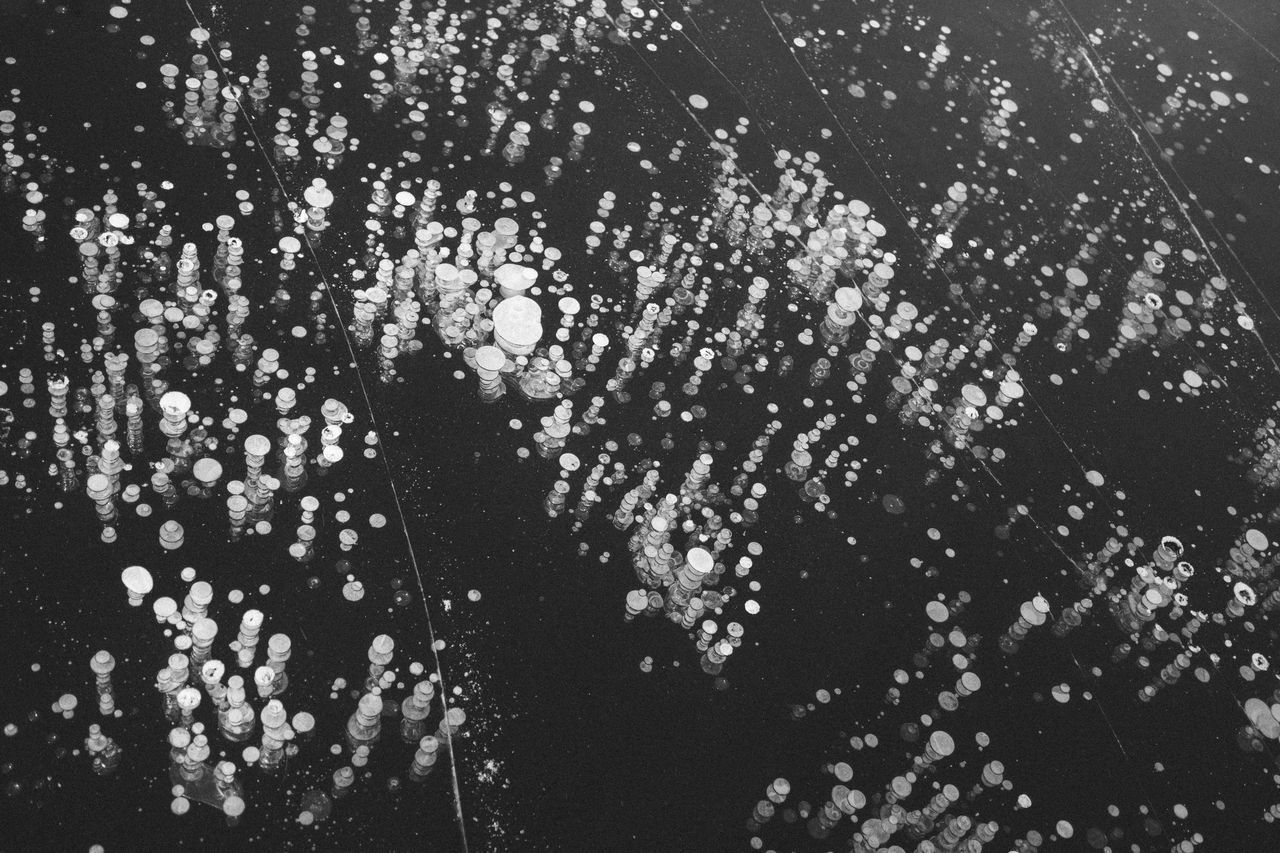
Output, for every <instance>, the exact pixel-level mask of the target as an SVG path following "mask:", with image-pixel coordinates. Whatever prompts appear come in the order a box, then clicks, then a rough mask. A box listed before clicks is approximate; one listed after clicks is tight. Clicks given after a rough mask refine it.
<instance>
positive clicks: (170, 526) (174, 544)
mask: <svg viewBox="0 0 1280 853" xmlns="http://www.w3.org/2000/svg"><path fill="white" fill-rule="evenodd" d="M185 536H186V531H185V530H184V529H183V527H182V525H181V524H179V523H178V522H176V521H174V520H173V519H170V520H168V521H166V522H165V523H164V524H161V525H160V536H159V540H160V547H161V548H163V549H164V550H166V551H176V550H177V549H179V548H181V547H182V543H183V541H184V539H185Z"/></svg>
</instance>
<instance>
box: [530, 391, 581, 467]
mask: <svg viewBox="0 0 1280 853" xmlns="http://www.w3.org/2000/svg"><path fill="white" fill-rule="evenodd" d="M572 417H573V402H572V401H570V400H561V401H560V402H559V403H558V404H557V405H556V407H555V410H554V411H552V413H551V415H550V416H548V417H544V418H542V429H541V430H539V431H538V432H536V433H534V436H533V441H534V445H535V446H536V448H537V451H538V455H539V456H541V457H542V458H543V459H551V458H552V457H553V456H556V455H558V454H560V452H561V451H563V450H564V446H565V444H566V443H568V439H569V433H570V432H571V428H570V426H569V422H570V420H571V419H572Z"/></svg>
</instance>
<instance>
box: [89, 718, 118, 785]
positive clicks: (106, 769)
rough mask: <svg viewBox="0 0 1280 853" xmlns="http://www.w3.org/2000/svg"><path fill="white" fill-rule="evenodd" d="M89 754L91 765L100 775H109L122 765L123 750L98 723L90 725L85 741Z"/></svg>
mask: <svg viewBox="0 0 1280 853" xmlns="http://www.w3.org/2000/svg"><path fill="white" fill-rule="evenodd" d="M84 748H85V752H87V753H88V754H89V761H90V767H92V769H93V772H94V773H96V774H97V775H99V776H109V775H111V774H112V773H114V772H115V770H116V768H117V767H119V766H120V758H121V752H122V750H121V749H120V747H119V746H118V745H117V744H116V742H115V741H114V740H113V739H112V738H109V737H107V736H106V735H105V734H103V733H102V727H101V726H99V725H98V724H97V723H93V724H91V725H90V726H89V736H88V737H87V738H85V741H84Z"/></svg>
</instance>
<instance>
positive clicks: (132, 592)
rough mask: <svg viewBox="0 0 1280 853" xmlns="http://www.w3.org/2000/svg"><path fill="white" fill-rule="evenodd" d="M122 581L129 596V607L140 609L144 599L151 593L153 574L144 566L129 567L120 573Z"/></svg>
mask: <svg viewBox="0 0 1280 853" xmlns="http://www.w3.org/2000/svg"><path fill="white" fill-rule="evenodd" d="M120 581H121V583H123V584H124V588H125V591H126V592H127V593H128V595H129V606H130V607H140V606H141V605H142V601H143V599H144V598H145V597H146V595H147V594H148V593H150V592H151V589H152V587H153V586H154V581H153V580H152V579H151V572H149V571H147V570H146V569H144V568H143V567H142V566H129V567H128V568H126V569H125V570H124V571H122V572H121V573H120Z"/></svg>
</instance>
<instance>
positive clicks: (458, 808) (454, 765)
mask: <svg viewBox="0 0 1280 853" xmlns="http://www.w3.org/2000/svg"><path fill="white" fill-rule="evenodd" d="M183 2H184V4H185V5H186V7H187V11H189V12H190V13H191V19H192V20H193V21H195V23H196V26H198V27H200V28H201V29H203V30H205V32H208V33H209V34H210V38H211V39H212V32H211V31H210V30H208V29H207V28H206V27H205V26H204V24H203V23H201V21H200V17H199V15H197V14H196V10H195V9H194V8H193V7H192V5H191V0H183ZM209 53H210V55H211V56H212V57H213V61H214V63H215V64H217V66H218V70H219V72H220V73H221V76H222V78H223V79H224V80H225V81H226V84H227V90H228V92H229V93H230V94H231V97H232V99H233V100H234V101H235V102H236V105H237V106H238V107H239V111H240V114H241V115H242V116H243V117H244V120H245V125H246V126H247V127H248V128H249V132H250V133H251V134H252V135H253V138H254V142H255V143H256V146H257V148H258V151H259V152H260V153H261V155H262V160H263V162H265V163H266V165H267V169H268V171H270V173H271V176H272V177H273V178H274V179H275V182H276V185H277V186H278V187H279V188H280V192H281V194H282V195H283V196H284V198H285V199H286V200H287V201H289V202H291V203H293V204H296V202H294V201H293V200H292V198H291V197H290V193H289V190H288V188H287V187H286V186H285V185H284V181H283V180H282V179H281V177H280V173H279V171H278V170H277V169H276V167H275V164H274V163H272V162H271V158H270V157H268V156H267V150H266V147H265V146H264V145H263V144H262V138H261V137H260V136H259V135H258V131H257V129H256V128H254V126H253V121H252V117H251V115H250V113H249V112H247V111H246V110H245V109H244V105H243V104H242V103H241V101H240V96H239V94H238V92H237V91H236V86H235V81H234V80H233V79H232V78H231V75H230V74H228V73H227V70H226V68H225V67H224V66H223V64H222V60H221V57H219V56H218V51H217V50H210V51H209ZM302 236H303V245H305V246H306V247H307V253H308V254H309V255H310V256H311V260H312V261H313V263H315V266H316V272H317V273H318V274H319V275H320V280H321V282H322V283H323V285H324V288H323V289H324V292H325V294H326V295H327V296H328V297H329V304H330V306H331V307H332V309H333V313H334V316H335V317H336V318H337V320H338V323H337V325H338V328H339V329H340V330H341V331H342V339H343V341H344V342H345V343H346V348H347V352H348V353H349V355H350V356H351V364H352V368H353V369H354V371H355V374H356V381H357V382H358V384H359V386H360V394H361V396H362V397H363V398H364V403H365V407H366V409H367V410H368V413H369V422H370V424H372V425H373V428H374V430H375V431H376V433H377V435H378V436H379V437H380V438H379V442H380V443H382V453H381V456H382V467H383V469H384V470H385V471H386V474H387V486H388V488H389V489H390V491H391V498H392V502H393V503H394V504H395V508H396V515H397V516H398V517H399V519H400V528H401V530H402V531H403V533H404V541H405V546H406V548H407V549H408V553H409V562H410V563H411V564H412V566H413V573H414V576H415V578H416V579H417V581H418V592H419V594H420V595H421V597H422V611H423V614H424V615H425V616H426V620H427V640H428V642H430V644H431V656H432V658H433V660H434V661H435V671H436V678H437V679H439V681H440V707H441V710H442V711H443V712H444V714H445V716H446V719H447V716H448V713H449V700H448V693H449V690H448V685H447V684H446V682H445V678H444V669H443V667H442V666H441V663H440V654H439V652H438V651H437V649H436V640H435V629H434V628H433V627H432V624H431V609H430V607H429V606H428V604H427V591H426V584H425V583H424V581H423V579H422V569H421V568H420V567H419V565H418V557H417V554H416V553H415V552H414V548H413V539H412V537H411V536H410V534H409V524H408V521H407V520H406V519H405V515H404V508H403V506H402V505H401V502H400V492H399V490H398V489H397V488H396V483H395V478H394V476H393V475H392V471H391V462H390V454H389V452H388V446H387V445H386V444H385V443H383V442H382V441H381V435H382V431H381V429H380V428H379V424H378V419H377V416H376V415H375V413H374V407H373V401H372V399H371V398H370V396H369V389H368V386H367V385H366V383H365V381H364V375H363V374H362V372H361V370H360V362H359V359H358V357H357V356H356V350H355V346H354V345H353V344H352V343H351V336H350V335H349V334H348V332H347V325H346V321H345V320H344V319H343V317H342V312H341V310H340V309H339V307H338V301H337V299H336V298H335V297H334V295H333V288H331V287H330V286H329V279H328V277H327V276H326V275H325V273H324V267H323V265H322V264H321V263H320V258H319V256H318V255H317V254H316V250H315V246H314V245H313V244H312V242H311V239H310V237H309V235H308V234H307V233H306V231H305V229H304V230H303V235H302ZM442 730H443V731H444V735H445V744H446V747H447V749H448V751H449V770H450V775H451V782H452V786H453V803H454V816H455V819H456V823H457V825H458V835H459V840H460V841H461V843H462V850H463V853H469V851H470V847H469V846H468V843H467V827H466V820H465V817H464V815H463V810H462V789H461V785H460V783H459V780H458V762H457V753H456V751H455V750H454V748H453V732H452V731H451V728H450V726H449V725H448V724H447V722H446V724H445V725H444V726H443V727H442Z"/></svg>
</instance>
